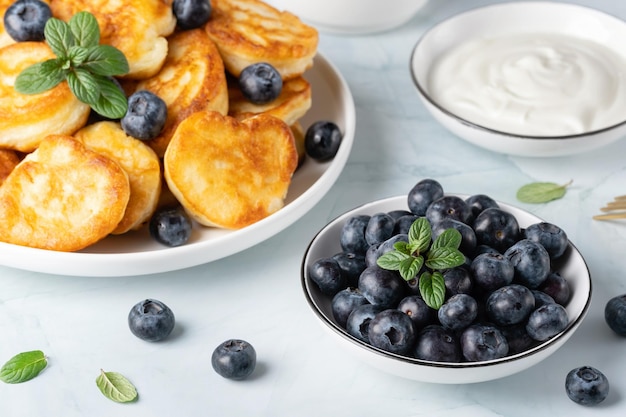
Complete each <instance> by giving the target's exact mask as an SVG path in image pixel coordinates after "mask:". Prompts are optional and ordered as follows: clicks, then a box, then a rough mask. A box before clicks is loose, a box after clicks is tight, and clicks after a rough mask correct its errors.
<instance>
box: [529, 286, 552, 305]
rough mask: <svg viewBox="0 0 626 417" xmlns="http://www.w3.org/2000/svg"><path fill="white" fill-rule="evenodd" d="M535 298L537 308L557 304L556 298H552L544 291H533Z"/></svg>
mask: <svg viewBox="0 0 626 417" xmlns="http://www.w3.org/2000/svg"><path fill="white" fill-rule="evenodd" d="M531 291H532V293H533V296H534V297H535V308H539V307H541V306H542V305H544V304H552V303H555V302H556V301H554V298H552V297H550V296H549V295H548V294H546V293H545V292H543V291H540V290H531Z"/></svg>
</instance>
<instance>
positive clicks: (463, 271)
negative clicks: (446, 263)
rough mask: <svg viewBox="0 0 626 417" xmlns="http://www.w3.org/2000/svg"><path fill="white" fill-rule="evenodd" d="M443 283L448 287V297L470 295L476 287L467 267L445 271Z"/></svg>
mask: <svg viewBox="0 0 626 417" xmlns="http://www.w3.org/2000/svg"><path fill="white" fill-rule="evenodd" d="M443 281H444V284H445V286H446V295H447V296H448V297H451V296H453V295H456V294H470V293H471V292H472V288H473V287H474V284H473V281H472V276H471V275H470V273H469V271H468V270H467V268H465V267H456V268H452V269H446V270H445V271H443Z"/></svg>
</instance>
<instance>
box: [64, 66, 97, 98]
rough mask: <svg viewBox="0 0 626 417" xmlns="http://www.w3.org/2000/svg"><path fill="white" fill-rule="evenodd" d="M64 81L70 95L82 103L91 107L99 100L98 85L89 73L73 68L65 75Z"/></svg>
mask: <svg viewBox="0 0 626 417" xmlns="http://www.w3.org/2000/svg"><path fill="white" fill-rule="evenodd" d="M66 79H67V83H68V85H69V86H70V90H72V93H74V95H75V96H76V98H78V99H79V100H80V101H82V102H83V103H86V104H89V105H91V104H92V103H95V102H96V101H98V99H99V98H100V85H99V84H98V81H97V80H96V77H94V76H93V74H91V73H90V72H89V71H87V70H85V69H82V68H75V69H74V70H73V71H70V72H68V73H67V76H66Z"/></svg>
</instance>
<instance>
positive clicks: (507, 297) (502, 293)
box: [485, 284, 535, 326]
mask: <svg viewBox="0 0 626 417" xmlns="http://www.w3.org/2000/svg"><path fill="white" fill-rule="evenodd" d="M485 307H486V312H487V317H489V319H490V320H491V321H492V322H494V323H495V324H497V325H499V326H509V325H512V324H519V323H522V322H525V321H526V319H527V318H528V316H529V315H530V313H531V312H532V311H533V310H534V309H535V296H534V295H533V293H532V291H531V290H529V289H528V288H526V287H524V286H523V285H518V284H511V285H507V286H504V287H501V288H498V289H497V290H495V291H494V292H492V293H491V294H490V295H489V297H488V298H487V302H486V304H485Z"/></svg>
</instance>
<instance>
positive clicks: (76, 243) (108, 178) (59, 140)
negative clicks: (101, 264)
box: [0, 135, 130, 251]
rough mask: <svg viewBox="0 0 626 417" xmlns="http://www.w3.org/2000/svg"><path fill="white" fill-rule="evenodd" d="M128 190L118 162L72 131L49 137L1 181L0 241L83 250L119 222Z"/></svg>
mask: <svg viewBox="0 0 626 417" xmlns="http://www.w3.org/2000/svg"><path fill="white" fill-rule="evenodd" d="M129 195H130V186H129V183H128V176H127V175H126V172H125V171H124V170H123V169H122V168H121V167H120V166H119V165H118V164H117V163H115V162H113V161H112V160H111V159H109V158H107V157H105V156H103V155H100V154H99V153H96V152H93V151H91V150H89V149H87V148H86V147H85V146H84V145H83V144H81V143H80V142H78V141H77V140H75V139H74V138H72V137H71V136H63V135H52V136H49V137H47V138H46V139H44V140H43V141H42V142H41V145H40V146H39V148H38V149H37V150H36V151H34V152H33V153H31V154H29V155H27V156H26V157H25V158H24V159H23V160H22V162H20V163H19V164H18V165H17V167H15V169H14V170H13V171H12V172H11V174H9V176H8V177H7V178H6V180H5V181H4V183H3V184H2V186H0V218H1V219H2V222H0V241H2V242H7V243H12V244H15V245H22V246H30V247H34V248H41V249H50V250H57V251H76V250H80V249H83V248H85V247H87V246H89V245H91V244H93V243H95V242H97V241H99V240H100V239H102V238H104V237H106V236H107V235H108V234H110V233H111V232H112V231H113V230H114V229H115V228H116V227H117V225H118V223H119V222H120V220H121V219H122V217H123V216H124V212H125V210H126V205H127V203H128V198H129Z"/></svg>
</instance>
